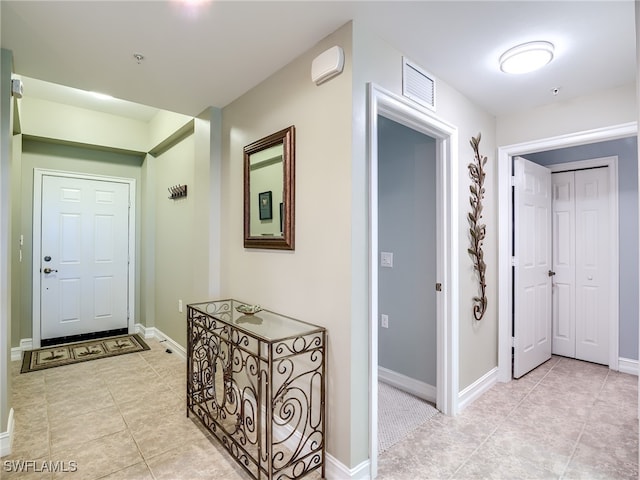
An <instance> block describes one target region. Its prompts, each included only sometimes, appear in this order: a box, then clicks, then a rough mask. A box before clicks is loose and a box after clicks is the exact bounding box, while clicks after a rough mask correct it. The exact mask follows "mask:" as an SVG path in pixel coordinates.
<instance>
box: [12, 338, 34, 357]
mask: <svg viewBox="0 0 640 480" xmlns="http://www.w3.org/2000/svg"><path fill="white" fill-rule="evenodd" d="M31 349H33V341H32V340H31V339H30V338H23V339H21V340H20V346H19V347H13V348H12V349H11V361H12V362H17V361H18V360H22V352H26V351H27V350H31Z"/></svg>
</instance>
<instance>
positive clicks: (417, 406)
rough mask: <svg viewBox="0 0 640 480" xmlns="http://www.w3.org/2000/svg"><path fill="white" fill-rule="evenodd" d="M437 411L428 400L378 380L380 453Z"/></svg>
mask: <svg viewBox="0 0 640 480" xmlns="http://www.w3.org/2000/svg"><path fill="white" fill-rule="evenodd" d="M437 413H438V410H436V408H435V407H434V406H433V405H432V404H430V403H429V402H427V401H426V400H423V399H421V398H418V397H415V396H413V395H411V394H409V393H406V392H403V391H402V390H399V389H397V388H395V387H392V386H391V385H388V384H386V383H383V382H378V453H382V452H384V451H385V450H388V449H389V448H390V447H392V446H393V445H395V444H396V443H398V442H399V441H401V440H403V439H404V438H406V437H407V436H408V435H409V434H410V433H411V432H412V431H414V430H415V429H417V428H418V427H419V426H420V425H423V424H424V423H426V422H427V421H429V419H430V418H431V417H433V416H434V415H435V414H437Z"/></svg>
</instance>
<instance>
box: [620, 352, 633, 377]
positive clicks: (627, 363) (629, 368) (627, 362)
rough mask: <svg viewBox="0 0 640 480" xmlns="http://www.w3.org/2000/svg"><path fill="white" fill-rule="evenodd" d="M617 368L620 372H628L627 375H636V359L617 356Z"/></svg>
mask: <svg viewBox="0 0 640 480" xmlns="http://www.w3.org/2000/svg"><path fill="white" fill-rule="evenodd" d="M617 370H618V371H619V372H621V373H628V374H629V375H635V376H636V377H637V376H638V360H632V359H630V358H622V357H620V358H618V368H617Z"/></svg>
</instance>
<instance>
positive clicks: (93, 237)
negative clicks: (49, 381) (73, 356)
mask: <svg viewBox="0 0 640 480" xmlns="http://www.w3.org/2000/svg"><path fill="white" fill-rule="evenodd" d="M129 188H130V186H129V184H127V183H119V182H112V181H102V180H92V179H84V178H76V177H65V176H57V175H43V177H42V193H41V238H40V259H39V267H40V333H41V339H43V340H44V339H52V338H59V337H67V336H72V335H80V334H86V333H93V332H101V331H106V330H115V329H121V328H127V326H128V309H129V307H128V292H129V285H128V282H129V278H128V271H129V268H128V262H129Z"/></svg>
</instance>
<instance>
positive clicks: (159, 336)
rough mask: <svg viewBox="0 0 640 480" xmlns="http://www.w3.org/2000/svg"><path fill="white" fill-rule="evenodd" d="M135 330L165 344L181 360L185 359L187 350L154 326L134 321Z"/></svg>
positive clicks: (145, 336)
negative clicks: (146, 325)
mask: <svg viewBox="0 0 640 480" xmlns="http://www.w3.org/2000/svg"><path fill="white" fill-rule="evenodd" d="M135 332H136V333H139V334H141V335H142V336H143V337H144V338H155V339H156V340H158V341H159V342H163V343H165V344H166V346H167V348H168V349H170V350H171V351H172V352H173V353H175V354H176V355H178V356H179V357H180V358H182V359H183V360H186V359H187V350H186V348H184V347H183V346H182V345H180V344H179V343H178V342H176V341H175V340H173V339H172V338H171V337H169V336H167V335H165V334H164V333H162V331H160V330H158V329H157V328H156V327H145V326H144V325H142V324H141V323H136V325H135Z"/></svg>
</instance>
